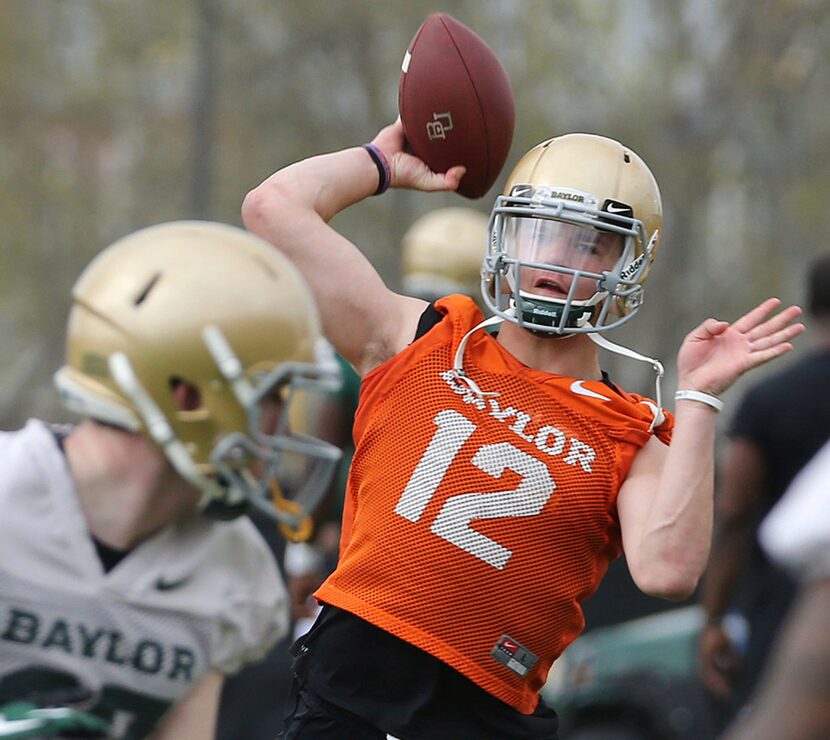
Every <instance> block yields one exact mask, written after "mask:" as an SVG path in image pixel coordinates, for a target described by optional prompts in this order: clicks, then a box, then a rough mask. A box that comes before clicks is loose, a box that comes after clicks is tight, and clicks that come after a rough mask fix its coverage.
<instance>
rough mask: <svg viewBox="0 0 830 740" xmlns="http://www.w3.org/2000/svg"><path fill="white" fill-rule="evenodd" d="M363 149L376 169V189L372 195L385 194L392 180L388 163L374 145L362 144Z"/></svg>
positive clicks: (378, 148)
mask: <svg viewBox="0 0 830 740" xmlns="http://www.w3.org/2000/svg"><path fill="white" fill-rule="evenodd" d="M363 148H364V149H365V150H366V151H367V152H369V156H370V157H371V158H372V161H373V162H374V163H375V167H377V168H378V189H377V190H375V192H374V193H373V195H380V194H381V193H385V192H386V190H387V189H388V188H389V183H390V181H391V180H392V176H391V175H390V173H389V161H388V160H387V159H386V155H385V154H384V153H383V152H382V151H381V150H380V147H378V146H376V145H375V144H364V145H363Z"/></svg>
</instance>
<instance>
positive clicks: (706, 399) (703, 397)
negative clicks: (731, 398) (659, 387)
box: [674, 391, 723, 411]
mask: <svg viewBox="0 0 830 740" xmlns="http://www.w3.org/2000/svg"><path fill="white" fill-rule="evenodd" d="M674 400H675V401H700V403H705V404H706V405H707V406H711V407H712V408H713V409H715V411H720V410H721V409H722V408H723V401H721V400H720V399H719V398H718V397H717V396H713V395H711V394H710V393H702V392H701V391H677V392H676V393H675V394H674Z"/></svg>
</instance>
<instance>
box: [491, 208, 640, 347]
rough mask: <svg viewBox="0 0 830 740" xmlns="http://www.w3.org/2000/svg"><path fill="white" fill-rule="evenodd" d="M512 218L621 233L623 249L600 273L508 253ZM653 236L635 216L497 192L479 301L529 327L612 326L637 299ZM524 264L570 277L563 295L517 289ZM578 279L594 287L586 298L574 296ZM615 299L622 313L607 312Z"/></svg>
mask: <svg viewBox="0 0 830 740" xmlns="http://www.w3.org/2000/svg"><path fill="white" fill-rule="evenodd" d="M525 192H526V191H525ZM517 217H518V218H533V219H548V220H554V221H560V222H563V223H569V224H575V225H577V226H582V227H589V228H592V229H598V230H601V231H606V232H611V233H617V234H620V235H622V237H623V240H624V243H623V249H622V253H621V255H620V257H619V259H618V260H617V263H616V265H615V266H614V268H613V269H612V270H607V271H603V272H601V273H598V272H589V271H586V270H579V269H574V268H571V267H566V266H564V265H555V264H549V263H540V262H530V261H528V260H522V259H520V258H518V257H512V256H510V249H509V247H508V245H506V244H505V230H506V227H507V224H508V223H509V221H510V220H511V218H517ZM654 239H655V236H652V238H651V240H649V239H648V238H647V236H646V230H645V225H644V224H643V222H642V221H640V220H639V219H636V218H631V217H628V216H624V215H620V214H616V213H609V212H606V211H600V210H598V209H597V208H596V207H591V206H587V205H585V204H582V203H577V202H571V201H567V200H563V199H544V198H543V197H525V196H505V195H501V196H499V197H498V198H497V199H496V204H495V206H494V208H493V213H492V215H491V219H490V243H489V245H488V252H487V255H486V256H485V258H484V263H483V265H482V296H483V299H484V302H485V304H486V305H487V307H488V308H489V309H490V310H491V311H493V313H495V314H496V315H499V316H501V317H502V318H504V319H506V320H509V321H512V322H513V323H516V324H518V325H519V326H522V327H523V328H526V329H532V330H534V331H541V332H546V333H552V334H571V333H588V332H596V331H604V330H606V329H611V328H614V327H617V326H619V325H620V324H622V323H624V322H625V321H627V320H628V319H630V318H631V317H632V316H633V315H634V314H635V313H636V312H637V309H638V308H639V306H640V304H641V303H642V285H641V282H640V281H641V280H642V278H643V275H644V273H645V271H646V270H647V268H648V266H649V264H650V261H651V251H652V244H653V243H654ZM638 245H640V246H641V249H640V254H639V255H637V249H636V248H637V246H638ZM523 267H524V268H530V269H535V270H547V271H549V272H552V273H558V274H565V275H568V276H570V277H571V278H572V282H571V287H570V290H569V292H568V295H567V297H566V298H564V299H558V298H553V297H551V296H537V295H534V294H533V293H530V292H528V291H525V290H521V289H520V285H521V272H522V268H523ZM580 278H586V279H590V280H593V281H595V282H596V283H597V286H598V288H599V290H597V291H596V292H595V293H594V295H593V296H592V297H591V298H589V299H587V300H577V299H576V298H575V289H576V286H577V284H578V282H579V279H580ZM615 304H621V305H622V306H624V308H625V310H624V312H623V313H622V315H616V314H612V313H611V311H612V309H613V308H614V306H615Z"/></svg>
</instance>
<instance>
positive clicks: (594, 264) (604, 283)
mask: <svg viewBox="0 0 830 740" xmlns="http://www.w3.org/2000/svg"><path fill="white" fill-rule="evenodd" d="M661 229H662V208H661V202H660V191H659V190H658V187H657V183H656V182H655V180H654V177H653V175H652V174H651V171H650V170H649V168H648V167H647V166H646V164H645V163H644V162H643V160H642V159H640V157H639V156H637V154H635V153H634V152H633V151H631V150H630V149H628V148H626V147H624V146H623V145H622V144H620V143H619V142H617V141H614V140H613V139H608V138H605V137H602V136H596V135H592V134H567V135H564V136H559V137H556V138H553V139H549V140H548V141H545V142H542V143H541V144H539V145H537V146H535V147H534V148H533V149H531V150H530V151H529V152H528V153H527V154H525V155H524V157H523V158H522V159H521V160H520V161H519V163H518V164H517V165H516V167H515V168H514V170H513V172H512V173H511V175H510V176H509V178H508V179H507V184H506V186H505V189H504V194H503V195H500V196H499V197H498V198H497V199H496V204H495V206H494V208H493V212H492V215H491V219H490V243H489V246H488V252H487V256H486V257H485V259H484V265H483V268H482V293H483V297H484V301H485V303H486V305H487V306H488V307H489V308H490V309H491V310H492V311H493V312H494V313H495V314H497V315H498V316H500V317H502V318H503V319H506V320H509V321H512V322H514V323H517V324H519V325H520V326H523V327H525V328H527V329H531V330H533V331H538V332H545V333H550V334H573V333H583V332H599V331H604V330H606V329H611V328H613V327H616V326H619V325H620V324H622V323H623V322H624V321H627V320H628V319H629V318H631V316H633V315H634V314H635V313H636V312H637V309H638V308H639V306H640V304H641V303H642V300H643V284H644V283H645V280H646V277H647V275H648V271H649V268H650V267H651V263H652V260H653V259H654V255H655V254H656V252H657V248H658V245H659V243H660V237H661Z"/></svg>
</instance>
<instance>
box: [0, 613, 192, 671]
mask: <svg viewBox="0 0 830 740" xmlns="http://www.w3.org/2000/svg"><path fill="white" fill-rule="evenodd" d="M0 640H4V641H6V642H16V643H20V644H23V645H34V646H36V647H39V648H41V649H44V650H60V651H62V652H65V653H67V654H69V655H77V656H79V657H82V658H88V659H90V660H102V661H105V662H107V663H111V664H113V665H119V666H127V667H129V668H131V669H133V670H135V671H139V672H140V673H144V674H146V675H156V674H160V673H163V674H164V677H165V678H167V679H168V680H171V681H182V682H184V683H189V682H191V681H192V680H193V676H194V667H195V664H196V654H195V653H194V652H193V650H192V649H191V648H188V647H184V646H182V645H164V644H162V643H161V642H159V641H157V640H153V639H149V638H145V639H141V640H136V641H135V642H130V641H129V640H128V639H127V637H126V636H125V635H124V634H123V633H122V632H119V631H118V630H109V629H102V628H93V627H90V626H89V625H85V624H83V623H82V622H76V623H72V622H69V621H67V620H65V619H54V620H51V621H50V620H48V619H46V618H44V617H42V616H41V615H39V614H37V613H35V612H33V611H29V610H26V609H18V608H15V607H12V608H10V609H9V610H8V612H7V613H6V614H2V612H0Z"/></svg>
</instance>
